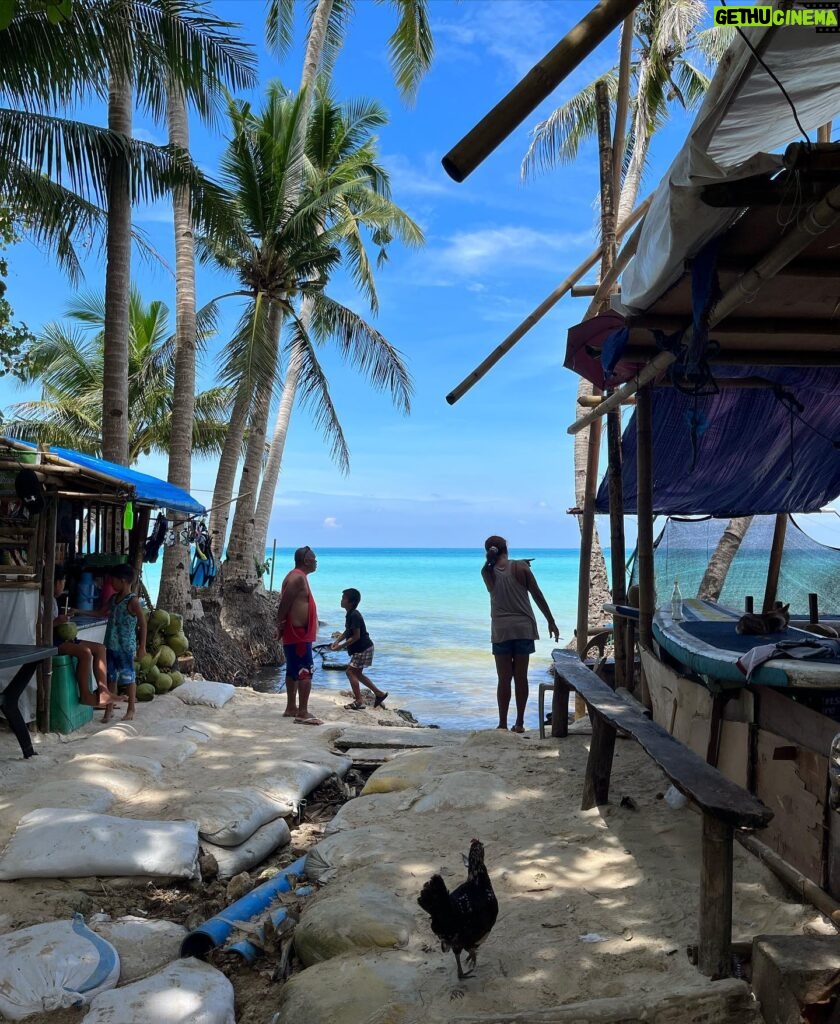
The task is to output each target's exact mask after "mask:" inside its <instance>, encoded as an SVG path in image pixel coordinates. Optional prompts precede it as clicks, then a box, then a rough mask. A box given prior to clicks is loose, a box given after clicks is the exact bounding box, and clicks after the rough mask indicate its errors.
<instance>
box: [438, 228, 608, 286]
mask: <svg viewBox="0 0 840 1024" xmlns="http://www.w3.org/2000/svg"><path fill="white" fill-rule="evenodd" d="M591 245H592V234H591V232H590V231H581V232H577V233H571V232H564V231H557V232H548V231H535V230H534V229H533V228H525V227H518V226H516V225H502V226H499V227H489V228H481V229H479V230H477V231H459V232H456V233H455V234H454V235H452V236H451V237H450V238H449V239H448V240H447V241H446V242H445V243H444V244H443V246H441V247H439V248H437V249H434V248H432V249H431V250H428V251H426V252H425V253H424V254H423V264H424V269H425V270H426V271H427V272H431V273H432V274H433V275H441V274H445V275H448V276H454V277H457V278H469V277H475V276H478V275H482V274H492V273H494V272H496V273H502V272H504V273H509V272H510V270H511V267H512V266H514V265H515V266H516V267H517V268H520V269H521V268H522V267H539V268H541V269H544V268H545V265H546V262H547V261H549V260H550V259H551V258H552V257H553V256H554V255H555V254H557V255H562V256H567V255H568V253H569V250H570V249H571V250H575V249H578V248H581V247H583V246H590V247H591ZM441 283H443V282H441Z"/></svg>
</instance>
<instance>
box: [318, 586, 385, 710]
mask: <svg viewBox="0 0 840 1024" xmlns="http://www.w3.org/2000/svg"><path fill="white" fill-rule="evenodd" d="M361 599H362V595H361V594H360V593H359V591H358V590H356V588H355V587H348V588H347V590H344V591H342V593H341V607H342V608H343V609H344V610H345V611H346V612H347V615H346V616H345V619H344V632H343V633H342V634H341V635H340V636H338V637H336V639H335V640H333V642H332V643H331V644H330V647H331V648H332V649H333V650H334V651H342V650H344V651H347V653H348V654H349V655H350V656H351V657H350V664H349V665H348V666H347V678H348V679H349V680H350V688H351V689H352V691H353V697H354V698H355V699H354V701H353V703H352V704H345V708H346V709H347V710H348V711H362V710H363V709H364V706H365V705H364V701H363V700H362V691H361V689H360V687H359V683H364V684H365V686H366V687H367V688H368V689H369V690H372V691H373V696H374V701H373V706H374V707H375V708H378V707H379V706H380V705H381V704H383V703H384V702H385V698H386V697H387V696H388V694H387V693H383V692H382V690H380V689H379V687H378V686H377V685H376V683H373V682H371V680H370V679H368V677H367V676H366V675H365V674H364V672H363V671H362V670H363V669H366V668H368V667H369V666H370V665H372V664H373V640H371V638H370V635H369V633H368V631H367V629H366V628H365V620H364V619H363V618H362V613H361V612H360V611H359V602H360V601H361Z"/></svg>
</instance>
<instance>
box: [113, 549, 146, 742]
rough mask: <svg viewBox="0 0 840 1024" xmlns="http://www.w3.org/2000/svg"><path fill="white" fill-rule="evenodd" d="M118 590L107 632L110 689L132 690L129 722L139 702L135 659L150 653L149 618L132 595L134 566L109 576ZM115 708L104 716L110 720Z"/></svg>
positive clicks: (117, 568) (129, 703) (118, 568)
mask: <svg viewBox="0 0 840 1024" xmlns="http://www.w3.org/2000/svg"><path fill="white" fill-rule="evenodd" d="M108 575H109V577H110V579H111V585H112V586H113V588H114V597H113V604H112V605H111V614H110V616H109V617H108V626H107V628H106V629H105V648H106V657H107V659H108V686H109V688H110V689H111V692H112V693H117V691H118V689H119V688H120V687H123V688H125V689H127V690H128V708H127V710H126V713H125V720H126V721H128V720H130V719H132V718H134V703H135V700H136V699H137V674H136V672H135V670H134V659H135V658H142V657H143V656H144V655H145V653H146V617H145V615H144V614H143V609H142V608H141V607H140V602H139V600H138V599H137V595H136V594H135V593H133V592H132V589H131V586H132V584H133V583H134V570H133V569H132V568H131V566H130V565H115V566H114V568H113V569H111V571H110V572H109V573H108ZM113 710H114V708H113V705H112V704H109V705H108V707H107V708H106V709H105V714H104V715H103V717H102V721H103V722H107V721H109V720H110V718H111V715H112V713H113Z"/></svg>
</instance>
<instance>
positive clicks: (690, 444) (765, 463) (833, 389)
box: [597, 366, 840, 518]
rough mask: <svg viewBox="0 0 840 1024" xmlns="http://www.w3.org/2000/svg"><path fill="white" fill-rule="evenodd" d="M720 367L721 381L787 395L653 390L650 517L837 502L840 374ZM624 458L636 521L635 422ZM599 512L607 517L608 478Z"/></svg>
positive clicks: (723, 514) (628, 507)
mask: <svg viewBox="0 0 840 1024" xmlns="http://www.w3.org/2000/svg"><path fill="white" fill-rule="evenodd" d="M720 369H721V372H720V374H719V375H720V376H724V375H725V376H726V377H728V378H732V377H763V378H765V379H766V380H768V381H771V382H773V383H774V384H776V385H778V386H779V387H780V388H781V389H782V390H781V391H776V390H774V388H773V387H763V388H754V389H753V388H749V389H747V388H722V389H721V390H720V392H719V393H718V394H716V395H711V396H708V397H698V398H694V397H693V396H691V395H687V394H684V393H682V392H681V391H679V390H677V388H674V387H657V388H654V390H653V509H654V513H655V514H657V515H659V514H663V515H666V514H670V515H699V514H705V515H711V516H717V517H720V518H730V517H732V516H746V515H770V514H776V513H780V512H800V513H804V512H816V511H818V510H819V509H820V508H822V507H824V506H825V505H826V504H827V503H828V502H830V501H832V500H833V499H834V498H836V497H837V496H838V495H840V450H838V449H837V448H835V446H834V442H835V440H837V441H838V442H840V370H838V369H834V368H825V367H820V368H815V369H793V368H779V367H767V366H760V367H738V368H735V367H726V368H725V369H723V368H720ZM786 396H789V397H790V398H793V399H794V400H795V402H796V403H798V405H792V403H791V402H790V401H789V399H788V397H786ZM800 406H801V408H800ZM791 408H793V412H791ZM621 450H622V459H623V462H622V476H623V480H624V511H625V512H626V513H635V512H636V417H635V415H634V416H633V417H632V419H631V420H630V422H629V424H628V425H627V428H626V430H625V431H624V435H623V437H622V442H621ZM597 511H598V512H599V513H603V512H608V511H609V496H608V488H607V481H606V479H605V480H603V481H602V482H601V486H600V488H599V490H598V499H597Z"/></svg>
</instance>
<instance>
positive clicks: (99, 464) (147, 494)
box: [2, 437, 207, 516]
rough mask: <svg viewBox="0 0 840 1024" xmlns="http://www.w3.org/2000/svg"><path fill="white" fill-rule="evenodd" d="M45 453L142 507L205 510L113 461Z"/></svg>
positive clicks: (28, 444) (200, 512)
mask: <svg viewBox="0 0 840 1024" xmlns="http://www.w3.org/2000/svg"><path fill="white" fill-rule="evenodd" d="M2 440H3V441H8V442H9V443H10V444H12V445H14V446H19V445H25V446H26V447H27V448H33V449H36V448H37V447H38V446H37V445H36V444H33V443H32V442H30V441H22V440H20V439H19V438H16V437H12V438H2ZM47 451H49V452H50V454H52V455H55V456H57V457H58V458H59V459H62V460H63V461H64V462H67V463H70V464H71V465H74V466H79V467H81V468H82V469H90V470H93V471H94V472H95V473H101V474H103V475H104V476H107V477H110V479H112V480H113V481H114V483H115V484H123V485H124V486H126V487H131V488H133V490H134V498H135V501H138V502H140V503H141V504H143V505H152V506H153V507H154V508H169V509H172V510H173V511H175V512H183V513H185V514H186V515H191V516H200V515H203V514H204V513H205V512H206V511H207V510H206V509H205V507H204V506H203V505H202V504H201V502H199V501H196V499H195V498H194V497H193V496H192V495H191V494H188V493H187V492H186V491H185V490H182V488H180V487H176V486H175V485H174V484H170V483H167V481H166V480H159V479H158V478H157V477H156V476H149V475H148V473H139V472H138V471H137V470H136V469H129V468H128V467H127V466H120V465H118V464H117V463H116V462H107V461H106V460H105V459H97V458H95V457H94V456H93V455H83V454H82V453H81V452H74V451H72V450H71V449H69V448H58V447H56V446H53V445H50V446H49V448H47Z"/></svg>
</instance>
